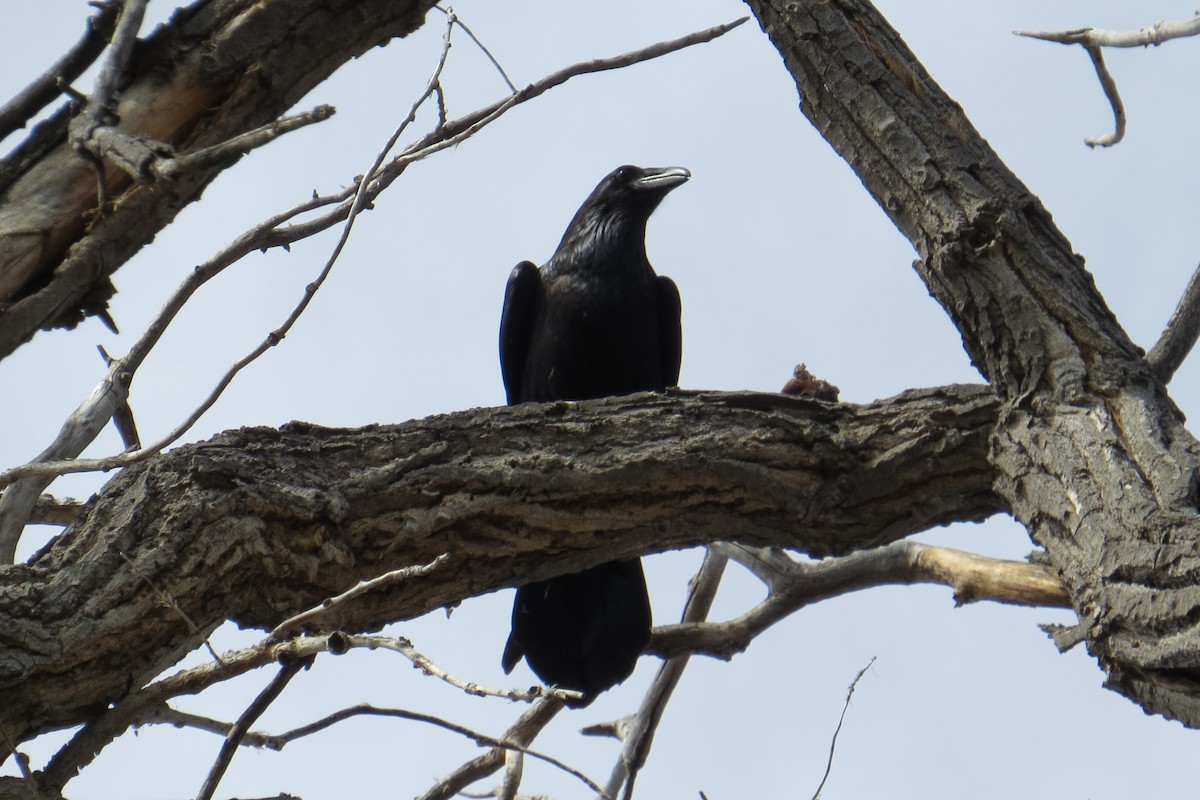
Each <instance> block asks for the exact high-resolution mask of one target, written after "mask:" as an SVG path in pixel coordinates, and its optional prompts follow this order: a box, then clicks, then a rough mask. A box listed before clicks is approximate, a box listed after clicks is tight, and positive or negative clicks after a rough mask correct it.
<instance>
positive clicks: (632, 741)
mask: <svg viewBox="0 0 1200 800" xmlns="http://www.w3.org/2000/svg"><path fill="white" fill-rule="evenodd" d="M727 562H728V557H727V556H725V555H724V554H723V553H721V552H719V551H718V550H717V549H715V548H713V547H710V548H708V549H707V550H706V551H705V554H704V562H703V563H702V564H701V565H700V570H699V571H698V572H697V573H696V575H695V576H694V577H693V578H692V580H691V583H690V585H689V586H688V598H687V602H686V603H685V604H684V607H683V615H682V619H681V622H682V623H684V624H689V623H699V622H702V621H703V620H705V619H706V618H707V617H708V612H709V610H710V609H711V608H712V602H713V599H714V598H715V597H716V596H717V588H718V587H719V586H720V584H721V576H722V575H724V574H725V564H726V563H727ZM687 664H688V656H687V655H686V654H685V655H679V656H673V657H671V658H668V659H667V660H666V661H665V662H664V663H663V665H662V666H661V667H659V669H658V673H657V674H656V675H655V676H654V681H653V682H652V683H651V684H650V688H649V689H648V690H647V691H646V695H645V697H643V698H642V703H641V706H640V707H639V708H638V711H637V713H636V714H635V715H634V718H633V720H632V723H631V724H630V725H629V726H628V731H627V732H626V733H625V735H624V736H619V737H618V738H620V739H621V755H620V758H618V760H617V763H616V764H615V765H614V766H613V770H612V774H611V775H610V776H609V779H608V784H607V786H606V787H605V790H606V791H607V792H608V794H609V796H610V797H614V798H615V797H621V798H622V800H629V798H631V797H633V785H634V782H635V781H636V780H637V775H638V771H639V770H641V768H642V767H643V766H645V764H646V759H647V757H648V756H649V755H650V748H651V747H652V746H653V744H654V734H655V731H657V729H658V724H659V722H660V721H661V720H662V715H663V712H664V711H665V710H666V708H667V703H668V702H669V701H670V699H671V695H672V694H673V693H674V691H675V687H676V686H677V685H678V684H679V679H680V678H681V677H683V671H684V669H685V668H686V667H687ZM585 732H586V731H585Z"/></svg>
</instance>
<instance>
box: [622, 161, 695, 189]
mask: <svg viewBox="0 0 1200 800" xmlns="http://www.w3.org/2000/svg"><path fill="white" fill-rule="evenodd" d="M643 171H644V172H645V174H644V175H642V177H640V178H638V179H637V180H636V181H634V182H633V183H632V184H631V186H632V187H633V188H634V189H637V190H638V191H641V190H642V189H652V190H654V191H656V192H664V193H665V192H669V191H671V190H672V189H674V188H675V187H676V186H678V185H679V184H681V183H683V182H684V181H686V180H687V179H688V178H690V177H692V173H690V172H688V171H687V170H686V169H684V168H683V167H646V169H645V170H643Z"/></svg>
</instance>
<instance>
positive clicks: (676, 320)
mask: <svg viewBox="0 0 1200 800" xmlns="http://www.w3.org/2000/svg"><path fill="white" fill-rule="evenodd" d="M655 290H656V291H657V292H658V355H659V359H660V363H661V364H662V379H663V386H664V388H668V387H671V386H678V385H679V362H680V361H681V360H682V358H683V327H682V324H681V322H680V314H681V305H680V302H679V288H678V287H677V286H676V285H675V281H673V280H671V279H670V278H668V277H666V276H665V275H660V276H658V278H657V283H656V286H655Z"/></svg>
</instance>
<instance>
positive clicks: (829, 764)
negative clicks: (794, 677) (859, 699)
mask: <svg viewBox="0 0 1200 800" xmlns="http://www.w3.org/2000/svg"><path fill="white" fill-rule="evenodd" d="M874 663H875V656H871V660H870V661H868V662H867V665H866V666H865V667H863V668H862V669H860V670H859V671H858V674H857V675H855V676H854V680H852V681H850V688H849V689H847V690H846V703H845V705H843V706H842V713H841V716H839V717H838V723H837V727H836V728H834V729H833V736H832V737H831V738H830V740H829V758H828V759H827V760H826V761H825V774H824V775H822V776H821V782H820V783H819V784H817V790H816V791H815V792H813V796H812V800H819V798H820V797H821V792H823V791H825V782H826V781H828V780H829V773H830V772H831V771H832V770H833V755H834V753H835V752H836V751H837V740H838V734H839V733H841V732H842V723H844V722H845V721H846V712H847V711H849V710H850V700H851V699H852V698H853V697H854V690H855V689H857V688H858V682H859V681H861V680H862V677H863V675H866V674H867V670H869V669H870V668H871V665H872V664H874Z"/></svg>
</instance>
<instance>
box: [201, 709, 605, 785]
mask: <svg viewBox="0 0 1200 800" xmlns="http://www.w3.org/2000/svg"><path fill="white" fill-rule="evenodd" d="M538 702H539V704H540V703H557V702H558V701H556V700H550V699H544V700H540V701H538ZM363 715H366V716H375V717H398V718H400V719H408V720H413V721H414V722H424V723H426V724H429V725H434V726H436V727H439V728H443V729H445V730H448V731H451V732H453V733H457V734H459V735H460V736H465V737H466V738H468V739H471V740H472V741H474V742H475V743H476V744H477V745H480V746H481V747H491V748H493V749H499V750H512V751H516V752H520V753H521V754H522V755H527V756H531V757H532V758H536V759H538V760H539V761H544V762H545V763H547V764H550V765H551V766H553V767H557V768H558V769H560V770H562V771H563V772H565V773H567V774H568V775H570V776H571V777H573V778H575V779H576V780H578V781H580V782H581V783H583V784H584V785H585V786H587V787H588V789H590V790H591V791H593V792H595V793H597V794H599V795H601V796H602V797H607V795H605V794H604V790H603V789H601V788H600V787H599V786H598V785H597V784H596V783H595V782H594V781H593V780H592V779H591V778H589V777H588V776H586V775H584V774H583V773H582V772H580V771H579V770H577V769H575V768H574V767H572V766H570V765H568V764H565V763H563V762H562V761H560V760H559V759H557V758H554V757H553V756H549V755H546V754H545V753H539V752H538V751H536V750H530V749H529V748H528V747H525V746H523V745H520V744H517V743H516V742H514V741H512V740H510V739H509V738H508V737H507V735H506V736H504V737H501V738H496V737H494V736H489V735H487V734H486V733H480V732H479V731H475V730H472V729H470V728H467V727H465V726H463V725H459V724H458V723H456V722H450V721H449V720H445V719H442V718H440V717H435V716H433V715H431V714H422V713H420V712H417V711H407V710H405V709H402V708H376V707H375V706H371V705H367V704H365V703H363V704H359V705H356V706H353V707H351V708H344V709H342V710H341V711H337V712H335V713H333V714H330V715H328V716H326V717H323V718H321V719H319V720H317V721H316V722H313V723H310V724H308V725H305V726H303V727H300V728H296V729H295V730H291V731H288V732H287V733H281V734H279V735H278V736H277V737H276V738H277V739H279V740H280V741H282V742H285V743H286V742H291V741H294V740H296V739H300V738H302V737H304V736H311V735H312V734H314V733H317V732H318V731H321V730H324V729H325V728H328V727H329V726H331V725H335V724H337V723H338V722H341V721H343V720H347V719H350V718H351V717H356V716H363ZM200 800H208V798H203V797H202V798H201V799H200Z"/></svg>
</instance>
